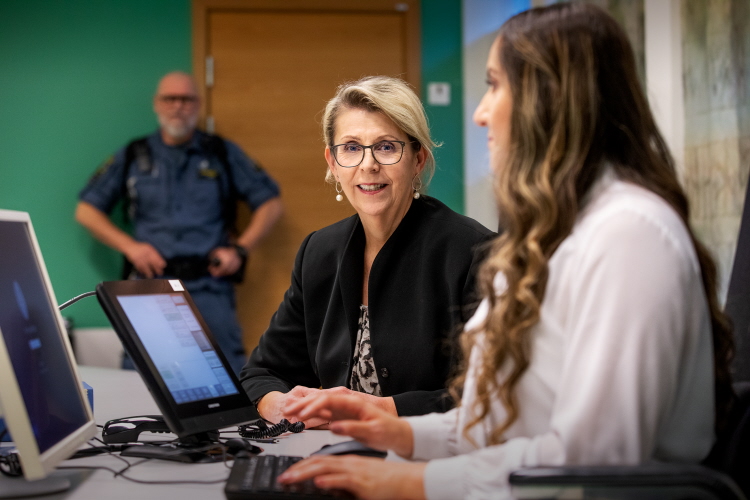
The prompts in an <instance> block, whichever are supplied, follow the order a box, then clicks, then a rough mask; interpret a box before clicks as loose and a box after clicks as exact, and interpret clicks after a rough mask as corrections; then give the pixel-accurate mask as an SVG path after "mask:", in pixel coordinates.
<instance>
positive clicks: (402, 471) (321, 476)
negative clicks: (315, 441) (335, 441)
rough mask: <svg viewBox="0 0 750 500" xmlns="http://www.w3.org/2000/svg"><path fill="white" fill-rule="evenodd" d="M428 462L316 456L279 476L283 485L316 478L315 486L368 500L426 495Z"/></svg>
mask: <svg viewBox="0 0 750 500" xmlns="http://www.w3.org/2000/svg"><path fill="white" fill-rule="evenodd" d="M424 468H425V464H424V463H403V462H387V461H384V460H381V459H379V458H365V457H358V456H353V455H347V456H339V457H336V456H314V457H310V458H308V459H305V460H302V461H301V462H298V463H296V464H294V465H293V466H291V467H290V468H289V469H287V470H286V471H285V472H284V473H283V474H281V475H280V476H279V477H278V481H279V482H280V483H281V484H291V483H297V482H300V481H305V480H307V479H310V478H315V479H314V482H315V486H317V487H318V488H325V489H339V490H347V491H350V492H351V493H353V494H354V495H356V497H357V498H365V499H381V498H382V499H392V498H393V499H395V498H404V499H417V498H419V499H422V498H424V497H425V496H424V480H423V477H424Z"/></svg>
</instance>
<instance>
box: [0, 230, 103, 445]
mask: <svg viewBox="0 0 750 500" xmlns="http://www.w3.org/2000/svg"><path fill="white" fill-rule="evenodd" d="M56 307H57V305H56V304H54V303H52V299H51V297H50V296H49V295H48V294H47V288H46V286H45V280H44V276H43V274H42V271H41V269H40V267H39V263H38V262H37V260H36V257H35V251H34V245H33V243H32V240H31V237H30V235H29V232H28V229H27V225H26V224H25V223H24V222H16V221H0V330H2V335H3V338H4V340H5V344H6V346H7V349H8V354H9V356H10V359H11V360H12V364H13V370H14V372H15V375H16V379H17V380H18V384H19V386H20V390H21V394H22V396H23V399H24V402H25V404H26V409H27V412H28V414H29V420H30V421H31V425H32V428H33V431H34V435H35V437H36V440H37V445H38V446H39V451H40V452H41V453H44V452H45V451H46V450H48V449H49V448H50V447H52V446H54V445H55V444H57V443H58V442H60V441H62V440H63V439H65V438H66V437H67V436H68V435H69V434H70V433H72V432H74V431H76V430H77V429H79V428H80V427H82V426H83V425H85V424H86V423H87V422H88V415H87V414H86V411H85V407H84V406H83V405H82V402H81V401H82V396H81V392H80V389H79V388H78V386H77V382H76V379H75V377H74V373H75V372H74V370H73V368H72V367H71V366H70V361H69V358H68V353H67V348H66V346H65V344H64V343H63V340H62V338H63V337H62V336H61V332H60V325H59V323H58V322H57V317H56V314H55V308H56Z"/></svg>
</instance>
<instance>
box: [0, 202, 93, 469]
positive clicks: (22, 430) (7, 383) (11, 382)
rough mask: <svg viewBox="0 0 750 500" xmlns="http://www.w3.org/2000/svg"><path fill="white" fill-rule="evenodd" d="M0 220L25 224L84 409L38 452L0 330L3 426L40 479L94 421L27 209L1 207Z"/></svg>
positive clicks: (90, 434)
mask: <svg viewBox="0 0 750 500" xmlns="http://www.w3.org/2000/svg"><path fill="white" fill-rule="evenodd" d="M0 221H3V222H20V223H23V224H24V225H25V226H26V231H27V233H28V235H29V239H30V241H31V246H32V250H33V253H34V258H35V260H36V264H37V267H38V269H39V271H40V274H41V276H42V280H43V283H44V287H45V289H46V291H47V300H48V301H49V303H50V308H51V309H52V310H53V312H54V316H55V321H56V325H57V331H58V335H59V336H60V338H61V340H62V346H63V349H64V350H65V355H66V358H67V361H68V366H69V368H70V372H71V374H72V375H73V378H74V380H75V382H76V384H77V387H78V392H77V395H78V398H79V400H80V404H81V405H82V407H83V408H84V409H85V412H86V422H85V423H84V424H83V425H82V426H80V427H79V428H78V429H76V430H75V431H73V432H71V433H69V434H68V435H67V436H66V437H65V438H63V439H62V440H60V441H59V442H57V443H55V444H54V445H53V446H51V447H50V448H49V449H47V450H45V451H44V452H43V453H40V452H39V446H38V444H37V441H36V438H35V437H34V432H33V430H32V424H31V421H30V420H29V415H28V412H27V410H26V404H25V402H24V399H23V395H22V394H21V389H20V386H19V384H18V380H17V379H16V374H15V371H14V368H13V365H12V363H11V359H10V354H9V353H8V348H7V346H6V344H5V337H4V335H3V333H2V331H0V416H2V418H3V419H4V421H5V426H6V428H7V429H8V432H9V433H10V435H11V436H12V438H13V445H14V446H15V447H16V449H17V451H18V454H19V458H20V460H21V466H22V467H23V475H24V477H25V478H26V479H27V480H29V481H31V480H37V479H42V478H44V477H46V476H47V475H48V474H50V473H51V472H52V471H53V470H54V469H55V467H56V466H57V465H58V464H59V463H60V462H62V461H63V460H65V459H67V458H69V457H70V456H71V455H72V454H73V453H75V451H76V450H78V449H79V448H80V447H81V446H82V445H83V444H85V443H86V442H88V441H89V440H90V439H91V438H92V437H94V436H95V435H96V432H97V427H96V421H95V420H94V415H93V412H92V411H91V407H90V406H89V402H88V398H87V397H86V392H85V389H84V388H83V384H82V383H81V378H80V375H79V373H78V367H77V364H76V361H75V356H74V354H73V348H72V346H71V345H70V341H69V339H68V335H67V329H66V328H65V322H64V321H63V318H62V314H60V310H59V309H58V306H57V299H56V298H55V292H54V290H53V288H52V282H51V281H50V279H49V274H48V273H47V266H46V265H45V263H44V257H43V256H42V252H41V248H40V247H39V242H38V240H37V238H36V233H35V231H34V226H33V224H32V223H31V217H30V216H29V214H28V213H26V212H17V211H13V210H0Z"/></svg>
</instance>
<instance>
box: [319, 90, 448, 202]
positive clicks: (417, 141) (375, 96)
mask: <svg viewBox="0 0 750 500" xmlns="http://www.w3.org/2000/svg"><path fill="white" fill-rule="evenodd" d="M344 109H363V110H366V111H372V112H379V113H383V114H384V115H385V116H387V117H388V118H390V119H391V121H392V122H393V123H394V124H396V126H397V127H398V128H400V129H401V130H402V131H404V133H406V135H407V136H409V141H410V142H411V143H412V146H414V147H415V148H416V150H417V151H418V150H419V148H423V149H424V150H425V153H426V154H427V160H426V161H425V167H424V169H423V170H422V174H421V177H422V185H423V186H424V187H427V185H428V184H429V183H430V180H431V179H432V176H433V174H434V173H435V156H434V155H433V152H432V151H433V150H434V149H435V148H436V147H438V146H439V145H438V144H436V143H435V142H434V141H433V140H432V138H431V137H430V127H429V126H428V124H427V116H426V115H425V112H424V107H423V106H422V101H420V100H419V97H417V94H416V93H415V92H414V90H412V88H411V87H410V86H409V84H408V83H406V82H405V81H403V80H401V79H399V78H392V77H390V76H368V77H366V78H362V79H360V80H357V81H356V82H347V83H344V84H343V85H340V86H339V88H338V89H337V90H336V95H335V96H334V97H333V99H331V100H330V101H328V104H327V105H326V109H325V112H324V114H323V140H324V141H325V143H326V146H328V147H330V146H333V137H334V135H335V126H336V118H337V117H338V115H339V113H341V111H342V110H344ZM326 181H328V182H330V183H334V182H336V179H335V178H334V177H333V174H331V171H330V170H328V173H327V174H326Z"/></svg>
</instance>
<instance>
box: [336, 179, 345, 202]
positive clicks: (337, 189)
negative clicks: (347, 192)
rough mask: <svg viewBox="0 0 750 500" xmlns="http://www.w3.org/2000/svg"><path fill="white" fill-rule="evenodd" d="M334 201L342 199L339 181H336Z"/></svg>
mask: <svg viewBox="0 0 750 500" xmlns="http://www.w3.org/2000/svg"><path fill="white" fill-rule="evenodd" d="M336 193H337V194H336V201H342V200H343V199H344V197H343V196H342V195H341V183H340V182H339V181H336Z"/></svg>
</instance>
